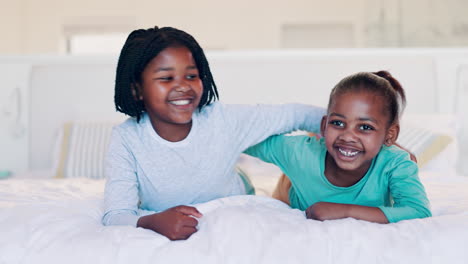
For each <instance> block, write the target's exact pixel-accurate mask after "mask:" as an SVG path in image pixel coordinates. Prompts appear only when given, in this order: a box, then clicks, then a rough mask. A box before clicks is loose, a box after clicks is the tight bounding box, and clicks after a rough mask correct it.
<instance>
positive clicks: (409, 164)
mask: <svg viewBox="0 0 468 264" xmlns="http://www.w3.org/2000/svg"><path fill="white" fill-rule="evenodd" d="M377 163H378V166H385V171H393V170H395V169H398V170H400V169H407V170H411V171H414V172H415V173H417V170H418V165H417V164H416V163H415V162H414V161H412V160H411V158H410V155H409V153H408V152H406V151H405V150H402V149H401V148H399V147H397V146H390V147H387V146H383V147H382V149H381V151H380V152H379V155H378V157H377Z"/></svg>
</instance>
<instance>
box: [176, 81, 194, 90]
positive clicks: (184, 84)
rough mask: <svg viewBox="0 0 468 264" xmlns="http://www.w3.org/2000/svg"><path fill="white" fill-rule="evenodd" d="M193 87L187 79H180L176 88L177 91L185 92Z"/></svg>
mask: <svg viewBox="0 0 468 264" xmlns="http://www.w3.org/2000/svg"><path fill="white" fill-rule="evenodd" d="M190 89H191V87H190V84H188V83H187V82H185V81H180V82H178V83H177V84H176V87H175V90H176V91H177V92H181V93H185V92H187V91H189V90H190Z"/></svg>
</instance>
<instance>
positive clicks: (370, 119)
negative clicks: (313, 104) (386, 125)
mask: <svg viewBox="0 0 468 264" xmlns="http://www.w3.org/2000/svg"><path fill="white" fill-rule="evenodd" d="M330 116H337V117H341V118H344V119H346V116H345V115H342V114H338V113H330ZM358 120H359V121H370V122H373V123H376V124H378V123H379V122H378V120H376V119H374V118H370V117H360V118H359V119H358Z"/></svg>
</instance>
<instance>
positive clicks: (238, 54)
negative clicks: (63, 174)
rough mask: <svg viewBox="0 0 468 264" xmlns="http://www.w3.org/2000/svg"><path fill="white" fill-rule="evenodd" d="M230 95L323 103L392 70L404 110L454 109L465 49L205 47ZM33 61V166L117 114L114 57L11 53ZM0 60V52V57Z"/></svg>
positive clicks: (230, 99) (225, 95)
mask: <svg viewBox="0 0 468 264" xmlns="http://www.w3.org/2000/svg"><path fill="white" fill-rule="evenodd" d="M207 57H208V60H209V62H210V66H211V69H212V72H213V75H214V78H215V81H216V83H217V85H218V91H219V93H220V99H221V101H223V102H225V103H249V104H251V103H288V102H300V103H308V104H315V105H321V106H325V105H326V104H327V102H328V96H329V92H330V90H331V89H332V87H333V86H334V85H335V84H336V83H337V82H338V81H339V80H340V79H341V78H343V77H345V76H347V75H349V74H352V73H355V72H358V71H376V70H382V69H384V70H388V71H390V72H391V73H392V74H393V75H394V76H395V77H397V78H398V79H399V80H400V81H401V83H402V85H403V86H404V87H405V89H406V92H407V97H408V106H407V109H406V112H407V113H413V114H436V113H437V114H453V113H456V112H457V111H458V112H459V111H460V109H454V108H453V105H454V100H455V99H456V98H459V97H457V93H458V92H459V91H457V88H456V76H457V70H456V68H457V67H458V65H459V64H460V60H461V59H460V58H464V60H465V61H466V60H468V50H417V49H413V50H397V49H395V50H315V51H216V52H207ZM15 60H20V61H21V62H22V63H27V64H30V65H31V71H30V81H29V87H28V89H29V102H30V104H29V110H28V111H29V121H28V122H29V126H28V127H29V131H28V135H29V157H28V158H29V169H32V170H35V169H45V168H48V167H50V166H52V158H51V156H52V155H51V153H52V149H53V145H54V142H55V141H56V138H57V131H58V130H59V128H60V127H62V126H63V124H64V123H66V122H69V121H77V120H78V121H79V120H87V121H89V120H101V121H102V120H106V121H112V122H115V121H116V122H119V121H121V120H123V119H124V118H125V117H124V116H123V115H121V114H119V113H116V112H115V108H114V104H113V93H114V92H113V89H114V80H115V68H116V62H117V57H116V56H108V57H39V58H37V57H32V58H18V59H15V58H8V60H7V62H11V61H15ZM0 62H1V58H0Z"/></svg>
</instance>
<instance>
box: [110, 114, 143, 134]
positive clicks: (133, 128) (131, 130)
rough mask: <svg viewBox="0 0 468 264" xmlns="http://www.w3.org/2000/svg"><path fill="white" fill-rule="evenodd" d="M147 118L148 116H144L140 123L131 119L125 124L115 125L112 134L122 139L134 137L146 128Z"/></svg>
mask: <svg viewBox="0 0 468 264" xmlns="http://www.w3.org/2000/svg"><path fill="white" fill-rule="evenodd" d="M146 118H147V114H146V113H145V114H143V116H142V118H141V119H140V122H137V120H136V118H134V117H129V118H127V120H125V121H124V122H122V123H120V124H118V125H115V126H114V127H113V129H112V134H113V136H114V137H115V136H116V135H120V136H121V137H126V135H134V134H137V133H138V131H139V130H141V129H142V128H143V126H144V123H145V121H146V120H145V119H146Z"/></svg>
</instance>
